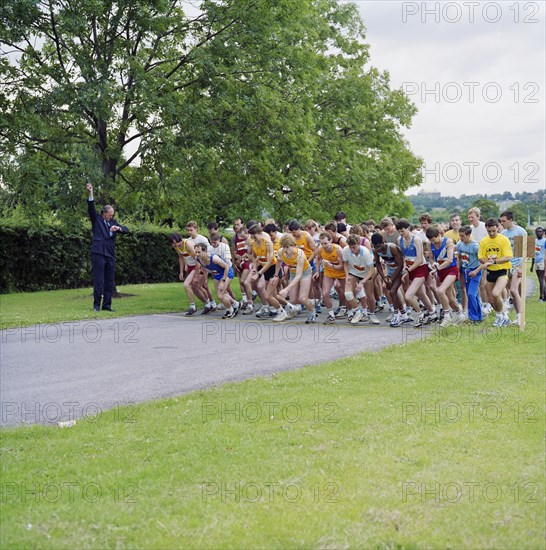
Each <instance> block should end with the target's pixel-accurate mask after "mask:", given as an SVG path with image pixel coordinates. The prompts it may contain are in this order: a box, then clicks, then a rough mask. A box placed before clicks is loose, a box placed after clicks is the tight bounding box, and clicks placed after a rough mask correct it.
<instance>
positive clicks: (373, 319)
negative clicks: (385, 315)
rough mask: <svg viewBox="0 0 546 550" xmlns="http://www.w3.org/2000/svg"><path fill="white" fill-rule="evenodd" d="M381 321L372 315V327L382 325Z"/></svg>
mask: <svg viewBox="0 0 546 550" xmlns="http://www.w3.org/2000/svg"><path fill="white" fill-rule="evenodd" d="M380 324H381V323H380V322H379V319H378V318H377V317H376V316H375V315H374V314H373V313H372V314H371V315H370V325H380Z"/></svg>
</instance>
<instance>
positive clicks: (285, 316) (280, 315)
mask: <svg viewBox="0 0 546 550" xmlns="http://www.w3.org/2000/svg"><path fill="white" fill-rule="evenodd" d="M286 319H288V313H286V311H285V310H284V309H282V308H281V309H279V311H277V315H276V317H275V318H274V319H273V321H274V322H276V323H280V322H281V321H286Z"/></svg>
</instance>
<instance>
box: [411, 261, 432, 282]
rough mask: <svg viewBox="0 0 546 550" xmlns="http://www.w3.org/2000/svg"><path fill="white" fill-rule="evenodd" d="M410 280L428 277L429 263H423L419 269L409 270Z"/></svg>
mask: <svg viewBox="0 0 546 550" xmlns="http://www.w3.org/2000/svg"><path fill="white" fill-rule="evenodd" d="M408 275H409V280H410V281H413V280H414V279H420V278H421V279H426V278H427V277H428V265H427V264H421V265H420V266H419V267H418V268H417V269H414V270H413V271H410V272H408Z"/></svg>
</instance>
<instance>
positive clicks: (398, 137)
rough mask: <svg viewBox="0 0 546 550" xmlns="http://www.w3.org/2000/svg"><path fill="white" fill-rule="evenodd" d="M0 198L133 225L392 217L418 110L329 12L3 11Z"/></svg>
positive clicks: (209, 3)
mask: <svg viewBox="0 0 546 550" xmlns="http://www.w3.org/2000/svg"><path fill="white" fill-rule="evenodd" d="M0 41H1V43H2V58H1V61H0V74H1V77H2V89H1V91H0V107H1V109H2V112H3V117H2V122H1V123H0V124H1V125H0V148H1V149H0V151H1V155H0V157H1V160H0V163H1V164H0V170H1V172H0V177H1V183H2V186H3V188H4V192H3V197H4V199H5V200H7V201H8V203H9V205H10V206H14V205H20V206H21V208H23V209H25V211H27V212H28V213H30V214H32V215H40V213H42V212H51V211H57V212H59V215H60V216H68V215H70V214H71V213H73V212H76V211H78V208H79V206H78V204H79V203H80V202H81V199H82V195H83V185H84V183H85V182H86V181H87V180H90V181H92V182H93V183H94V184H95V186H96V188H97V189H98V192H97V196H98V198H99V200H102V201H107V202H111V203H114V204H117V205H119V206H121V207H122V208H123V210H124V212H130V213H132V214H133V215H134V216H135V218H136V219H144V218H147V219H151V220H154V221H159V220H179V219H187V218H188V217H189V216H191V217H196V218H198V219H207V220H212V219H216V220H217V221H222V220H223V219H226V218H230V217H233V216H236V215H239V214H244V215H246V216H263V215H266V214H270V215H275V216H277V217H280V218H284V217H288V216H296V215H297V216H314V217H317V218H320V219H327V218H328V217H329V216H331V215H332V213H333V211H335V210H337V209H343V210H346V211H347V212H348V213H349V214H350V216H351V217H352V218H365V217H369V216H371V215H376V216H380V215H382V214H386V213H398V214H405V213H407V212H408V209H409V208H411V205H410V203H409V201H408V200H407V199H406V198H405V197H404V191H405V190H407V189H408V188H409V187H411V186H414V185H418V184H419V183H420V181H421V173H420V165H421V161H420V159H419V158H417V157H416V156H415V155H414V154H413V153H412V152H411V150H410V148H409V146H408V144H407V142H406V141H405V139H404V137H403V134H402V128H403V127H409V126H410V125H411V120H412V117H413V116H414V115H415V113H416V109H415V107H414V106H413V105H412V104H411V103H410V102H409V100H408V98H407V97H406V96H405V95H404V94H403V93H402V92H401V91H399V90H391V88H390V82H389V75H388V73H387V72H383V73H382V72H379V71H378V70H377V69H375V68H374V67H373V66H371V65H370V59H369V53H368V46H367V45H366V43H365V30H364V25H363V22H362V21H361V19H360V18H359V15H358V12H357V9H356V8H355V6H354V5H352V4H347V3H338V2H337V1H336V0H276V1H275V2H270V1H269V0H203V1H202V2H200V3H199V5H194V4H193V3H191V2H183V1H181V0H12V1H11V2H10V3H9V5H7V7H5V8H3V11H2V14H1V15H0Z"/></svg>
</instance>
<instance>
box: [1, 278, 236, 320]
mask: <svg viewBox="0 0 546 550" xmlns="http://www.w3.org/2000/svg"><path fill="white" fill-rule="evenodd" d="M235 286H237V285H235ZM117 290H118V292H119V293H121V294H127V295H128V296H123V297H122V298H114V300H113V302H112V307H113V308H114V310H115V312H114V313H108V312H107V311H101V312H100V313H95V312H94V311H93V289H92V288H80V289H77V290H50V291H43V292H21V293H17V294H1V295H0V313H1V316H0V329H6V328H12V327H21V326H29V325H33V324H37V323H40V324H43V323H58V322H62V321H79V320H85V319H97V318H99V319H100V318H103V317H106V316H109V317H114V316H115V317H120V316H128V315H145V314H147V313H170V312H173V311H182V310H186V309H188V305H189V304H188V298H187V297H186V293H185V292H184V288H183V285H182V283H181V282H180V283H163V284H144V285H124V286H118V287H117Z"/></svg>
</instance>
